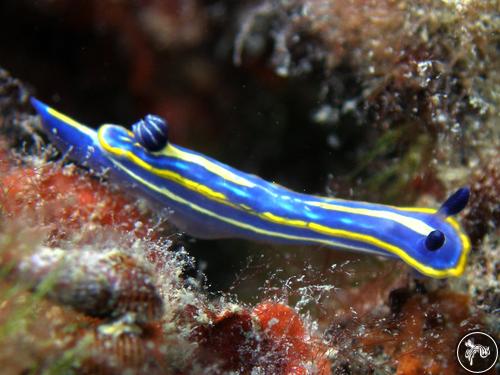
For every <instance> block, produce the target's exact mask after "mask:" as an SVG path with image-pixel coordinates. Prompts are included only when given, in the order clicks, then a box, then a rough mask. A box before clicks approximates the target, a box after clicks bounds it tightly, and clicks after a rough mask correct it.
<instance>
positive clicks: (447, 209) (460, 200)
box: [439, 187, 470, 217]
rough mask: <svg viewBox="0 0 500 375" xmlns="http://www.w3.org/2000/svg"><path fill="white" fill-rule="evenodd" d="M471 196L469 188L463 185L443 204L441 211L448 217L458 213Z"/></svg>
mask: <svg viewBox="0 0 500 375" xmlns="http://www.w3.org/2000/svg"><path fill="white" fill-rule="evenodd" d="M469 197H470V190H469V188H466V187H463V188H460V189H458V190H457V191H456V192H454V193H453V194H452V195H450V197H449V198H448V199H447V200H446V201H445V202H444V203H443V204H442V206H441V208H440V209H439V213H440V214H442V215H444V216H446V217H448V216H452V215H456V214H458V213H459V212H460V211H462V210H463V209H464V207H465V206H466V205H467V202H468V201H469Z"/></svg>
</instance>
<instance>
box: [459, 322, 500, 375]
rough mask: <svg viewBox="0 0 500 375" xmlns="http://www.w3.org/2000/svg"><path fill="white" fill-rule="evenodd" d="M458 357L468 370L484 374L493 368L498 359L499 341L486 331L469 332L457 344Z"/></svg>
mask: <svg viewBox="0 0 500 375" xmlns="http://www.w3.org/2000/svg"><path fill="white" fill-rule="evenodd" d="M457 359H458V362H459V363H460V365H461V366H462V367H463V368H464V369H465V370H467V371H468V372H472V373H474V374H482V373H484V372H486V371H488V370H490V369H491V368H493V366H495V364H496V362H497V360H498V346H497V343H496V341H495V340H494V339H493V337H491V336H490V335H488V334H486V333H484V332H471V333H468V334H467V335H465V336H464V337H462V339H461V340H460V343H459V344H458V346H457Z"/></svg>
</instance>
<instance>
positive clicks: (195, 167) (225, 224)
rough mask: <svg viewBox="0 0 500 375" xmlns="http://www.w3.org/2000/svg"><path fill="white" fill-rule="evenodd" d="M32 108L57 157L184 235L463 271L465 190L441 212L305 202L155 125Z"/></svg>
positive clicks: (440, 271)
mask: <svg viewBox="0 0 500 375" xmlns="http://www.w3.org/2000/svg"><path fill="white" fill-rule="evenodd" d="M32 103H33V106H34V107H35V108H36V110H37V111H38V113H39V114H40V116H41V117H42V120H43V124H44V128H45V130H46V132H47V134H48V136H49V137H50V139H52V140H53V141H54V142H55V143H56V145H57V147H58V148H59V149H60V150H61V151H63V152H67V153H68V156H69V157H70V158H72V159H73V160H75V161H76V162H77V163H79V164H84V165H89V166H90V167H91V168H93V169H94V170H96V171H98V172H99V171H100V170H103V169H106V170H109V175H110V177H111V178H114V179H115V180H116V181H118V182H119V183H121V184H123V185H125V186H126V187H127V188H129V187H132V188H134V189H135V190H136V191H137V190H139V191H141V192H142V193H143V194H145V195H147V196H148V197H149V198H151V199H153V200H154V201H156V202H157V203H158V204H159V205H160V206H161V207H163V208H168V211H169V212H170V213H171V214H170V213H169V215H170V216H169V220H170V221H171V222H172V223H173V224H175V225H178V226H179V227H180V228H182V229H184V230H186V231H187V232H188V234H192V235H195V236H201V237H205V238H228V237H233V238H243V239H249V240H255V241H261V242H274V243H281V244H283V243H284V244H309V245H315V246H318V245H319V246H325V247H329V248H333V249H345V250H350V251H358V252H364V253H370V254H377V255H383V256H387V257H399V258H400V259H401V260H403V261H404V262H406V263H407V264H409V265H410V266H412V267H413V268H415V269H416V270H417V271H418V272H420V273H421V274H424V275H427V276H431V277H436V278H445V277H450V276H460V275H461V274H462V273H463V271H464V268H465V263H466V260H467V254H468V252H469V250H470V242H469V239H468V237H467V235H466V234H465V233H464V232H463V231H462V229H461V227H460V225H459V224H458V222H457V221H456V220H455V219H454V217H453V216H454V215H456V214H457V213H459V212H460V211H461V210H462V209H463V208H464V207H465V205H466V204H467V201H468V198H469V190H468V189H467V188H461V189H459V190H458V191H457V192H456V193H454V194H452V195H451V196H450V197H449V198H448V199H447V200H446V201H445V202H444V203H443V205H442V206H441V209H440V210H436V209H433V208H413V207H394V206H388V205H382V204H375V203H368V202H357V201H349V200H342V199H335V198H330V197H319V196H315V195H308V194H302V193H297V192H294V191H291V190H288V189H286V188H284V187H282V186H280V185H277V184H274V183H271V182H268V181H265V180H264V179H262V178H260V177H258V176H255V175H251V174H248V173H244V172H242V171H239V170H237V169H235V168H232V167H230V166H228V165H226V164H223V163H221V162H219V161H217V160H215V159H212V158H210V157H208V156H206V155H203V154H200V153H197V152H195V151H191V150H188V149H185V148H183V147H180V146H177V145H175V144H173V143H172V142H170V140H169V139H168V126H167V123H166V121H165V120H163V119H162V118H160V117H158V116H153V115H148V116H146V117H144V119H142V120H140V121H139V122H137V123H136V124H134V125H133V127H132V128H133V131H130V130H127V129H125V128H123V127H121V126H118V125H112V124H104V125H101V126H100V127H99V129H98V130H97V131H95V130H93V129H91V128H88V127H86V126H84V125H82V124H79V123H78V122H76V121H75V120H73V119H71V118H69V117H67V116H65V115H63V114H61V113H59V112H57V111H56V110H54V109H52V108H50V107H48V106H47V105H45V104H43V103H41V102H39V101H38V100H36V99H33V100H32Z"/></svg>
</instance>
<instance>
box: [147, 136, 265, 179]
mask: <svg viewBox="0 0 500 375" xmlns="http://www.w3.org/2000/svg"><path fill="white" fill-rule="evenodd" d="M153 154H156V155H165V156H169V157H172V158H176V159H180V160H184V161H187V162H190V163H193V164H197V165H199V166H201V167H203V168H205V169H206V170H208V171H210V172H212V173H213V174H216V175H217V176H219V177H222V178H224V179H225V180H228V181H230V182H232V183H235V184H237V185H240V186H246V187H254V186H255V184H254V183H253V182H251V181H248V180H247V179H246V178H243V177H240V176H238V175H236V174H234V173H233V172H231V171H229V170H227V169H225V168H223V167H221V166H220V165H218V164H215V163H213V162H212V161H210V160H208V159H207V158H205V157H203V156H201V155H196V154H192V153H189V152H185V151H182V150H180V149H179V148H177V147H175V146H173V145H172V144H171V143H168V144H167V146H166V147H165V148H164V149H163V150H161V151H158V152H156V153H153Z"/></svg>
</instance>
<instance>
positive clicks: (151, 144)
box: [132, 115, 168, 151]
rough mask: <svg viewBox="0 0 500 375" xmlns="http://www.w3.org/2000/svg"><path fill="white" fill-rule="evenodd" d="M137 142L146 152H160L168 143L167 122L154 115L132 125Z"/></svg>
mask: <svg viewBox="0 0 500 375" xmlns="http://www.w3.org/2000/svg"><path fill="white" fill-rule="evenodd" d="M132 131H133V132H134V135H135V138H136V139H137V141H138V142H139V143H140V144H141V146H143V147H144V148H145V149H146V150H148V151H160V150H161V149H162V148H164V147H165V146H166V145H167V142H168V125H167V122H166V121H165V120H164V119H163V118H161V117H159V116H155V115H147V116H146V117H144V118H143V119H141V120H139V121H137V122H136V123H135V124H134V125H132Z"/></svg>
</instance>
